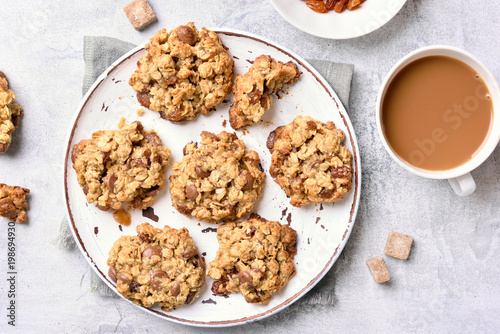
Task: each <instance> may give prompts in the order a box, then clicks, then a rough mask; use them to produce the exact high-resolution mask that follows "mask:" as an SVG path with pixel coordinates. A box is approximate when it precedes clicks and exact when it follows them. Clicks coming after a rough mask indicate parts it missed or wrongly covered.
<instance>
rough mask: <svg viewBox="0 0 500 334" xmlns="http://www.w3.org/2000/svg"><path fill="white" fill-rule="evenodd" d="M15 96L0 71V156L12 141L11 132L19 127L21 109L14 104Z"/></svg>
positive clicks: (21, 115)
mask: <svg viewBox="0 0 500 334" xmlns="http://www.w3.org/2000/svg"><path fill="white" fill-rule="evenodd" d="M15 99H16V94H14V92H13V91H12V90H10V89H9V82H8V81H7V77H6V76H5V74H4V73H3V72H1V71H0V154H1V153H5V152H6V151H7V149H8V148H9V146H10V143H11V140H12V136H11V134H12V132H13V131H14V130H15V129H16V128H17V127H18V126H19V121H20V120H21V117H23V108H22V107H21V106H20V105H18V104H17V103H15V102H14V100H15Z"/></svg>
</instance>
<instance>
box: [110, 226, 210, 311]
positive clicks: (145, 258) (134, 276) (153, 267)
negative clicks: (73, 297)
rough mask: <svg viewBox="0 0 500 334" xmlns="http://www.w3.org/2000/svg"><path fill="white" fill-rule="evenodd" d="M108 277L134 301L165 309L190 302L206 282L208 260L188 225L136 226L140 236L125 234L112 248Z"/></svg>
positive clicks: (122, 292) (120, 291)
mask: <svg viewBox="0 0 500 334" xmlns="http://www.w3.org/2000/svg"><path fill="white" fill-rule="evenodd" d="M107 264H108V266H110V267H109V271H108V276H109V278H110V279H111V280H112V281H114V282H116V290H117V291H118V292H119V293H121V294H122V295H123V297H125V298H127V299H130V300H131V301H132V302H133V303H134V304H137V305H141V306H145V307H151V306H153V304H155V303H157V304H158V306H160V307H161V308H162V310H164V311H171V310H173V309H175V308H176V307H177V306H179V305H182V304H191V303H192V302H193V300H194V299H195V298H196V297H198V295H199V293H200V289H201V287H202V286H203V284H204V283H205V260H204V258H203V257H202V256H201V255H200V254H199V251H198V248H197V247H196V245H195V243H194V241H193V239H192V238H191V237H190V236H189V232H188V230H187V229H186V228H181V229H179V230H177V229H174V228H170V227H169V226H165V227H163V229H158V228H154V227H153V226H151V225H149V224H148V223H145V224H142V225H139V226H137V236H122V237H120V238H119V239H118V240H116V241H115V243H114V244H113V247H112V248H111V250H110V251H109V258H108V261H107Z"/></svg>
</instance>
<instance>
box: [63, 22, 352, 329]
mask: <svg viewBox="0 0 500 334" xmlns="http://www.w3.org/2000/svg"><path fill="white" fill-rule="evenodd" d="M214 30H215V31H216V32H217V33H218V34H219V36H220V37H221V39H222V40H223V42H224V44H225V45H226V46H227V47H228V48H229V52H230V53H231V55H232V56H233V58H234V60H235V71H236V73H244V72H246V71H247V70H248V68H249V66H250V62H251V61H252V60H253V59H255V58H256V57H257V56H259V55H261V54H269V55H271V56H272V57H273V58H275V59H277V60H280V61H283V62H287V61H290V60H291V61H294V62H295V63H297V64H298V66H299V69H300V71H301V72H302V76H301V77H300V80H299V81H298V82H297V83H295V84H294V85H292V86H291V87H290V89H289V90H287V91H285V92H283V93H282V94H281V96H282V98H280V99H276V98H275V99H274V102H273V104H272V107H271V109H270V110H269V111H267V112H266V114H265V115H264V119H263V120H262V121H261V122H259V123H258V124H255V125H253V126H250V127H248V128H247V131H237V135H238V137H239V138H240V139H243V140H244V141H245V143H246V144H247V147H249V148H251V149H253V150H256V151H257V152H258V153H259V155H260V158H261V161H262V166H263V168H264V170H265V172H266V174H267V177H266V185H265V189H264V194H263V197H262V199H261V200H260V201H259V202H258V203H257V204H256V206H255V208H254V212H257V213H259V214H260V215H261V216H262V217H264V218H266V219H268V220H277V221H280V222H281V223H283V224H287V222H288V221H290V224H291V226H292V227H293V228H294V229H295V230H296V231H297V234H298V244H297V255H296V257H295V264H296V269H297V274H296V275H295V276H294V277H293V278H292V280H291V281H290V282H289V283H288V284H287V285H286V286H285V287H284V288H283V289H282V290H281V292H280V293H279V294H276V295H274V297H273V298H272V299H271V301H270V302H269V304H267V305H255V304H247V303H246V302H245V300H244V298H243V297H242V296H241V295H240V294H237V293H234V294H231V295H229V297H227V298H225V297H222V296H214V295H213V294H212V293H211V291H210V287H211V284H212V281H213V280H212V279H211V278H207V283H206V284H205V286H204V287H203V290H202V292H201V294H200V297H199V298H197V299H196V300H195V301H194V302H193V304H191V305H182V306H180V307H179V308H177V309H176V310H174V311H171V312H163V311H162V310H161V309H160V308H158V307H154V308H152V309H148V308H144V307H141V309H142V310H144V311H146V312H149V313H152V314H154V315H157V316H159V317H162V318H164V319H167V320H171V321H174V322H178V323H182V324H187V325H193V326H206V327H217V326H232V325H237V324H243V323H248V322H251V321H255V320H258V319H262V318H264V317H267V316H269V315H271V314H274V313H276V312H278V311H280V310H282V309H283V308H285V307H287V306H289V305H290V304H292V303H293V302H295V301H297V300H298V299H299V298H300V297H302V296H303V295H304V294H305V293H307V291H309V290H310V289H311V288H312V287H313V286H314V285H315V284H316V283H318V281H319V280H320V279H321V278H322V277H323V276H324V275H325V274H326V273H327V272H328V270H329V269H330V268H331V267H332V265H333V263H334V262H335V261H336V260H337V258H338V256H339V255H340V252H341V251H342V249H343V248H344V245H345V243H346V242H347V239H348V238H349V234H350V233H351V230H352V226H353V224H354V220H355V217H356V212H357V209H358V205H359V196H360V189H361V183H360V181H361V174H360V172H361V167H360V159H359V151H358V146H357V143H356V137H355V134H354V130H353V127H352V125H351V122H350V121H349V117H348V116H347V113H346V112H345V109H344V107H343V106H342V104H341V103H340V100H339V98H338V97H337V95H336V94H335V92H334V91H333V90H332V89H331V88H330V87H329V86H328V84H327V83H326V81H325V80H324V79H323V78H322V77H321V76H320V75H319V74H318V72H316V70H314V69H313V68H312V67H311V66H310V65H309V64H308V63H307V62H306V61H304V60H303V59H302V58H300V57H299V56H297V55H295V54H294V53H292V52H290V51H288V50H286V49H284V48H282V47H280V46H277V45H275V44H274V43H273V42H271V41H269V40H265V39H263V38H261V37H257V36H254V35H250V34H247V33H244V32H239V31H234V30H219V29H214ZM143 54H144V47H143V46H140V47H137V48H135V49H133V50H132V51H130V52H129V53H127V54H126V55H124V56H123V57H122V58H120V59H119V60H117V61H116V62H115V63H114V64H113V65H112V66H110V67H109V68H108V69H107V70H106V71H105V72H104V73H103V74H102V75H101V76H100V77H99V78H98V79H97V80H96V82H95V83H94V85H93V86H92V87H91V88H90V89H89V91H88V93H87V94H86V95H85V97H84V98H83V100H82V102H81V104H80V106H79V107H78V111H77V115H76V118H75V121H74V124H73V126H72V128H71V129H70V133H69V137H68V147H67V151H66V157H65V161H64V165H65V169H64V196H65V198H66V204H67V213H68V217H69V220H70V227H71V230H72V232H73V234H74V237H75V240H76V241H77V244H78V246H79V247H80V249H81V251H82V253H83V255H84V256H85V257H86V258H87V260H88V262H89V263H90V265H91V267H92V268H93V269H94V270H95V271H96V273H97V274H98V275H99V276H100V277H101V278H102V279H103V280H104V281H105V282H106V284H108V285H109V286H110V287H111V288H112V289H113V290H115V288H114V284H113V282H112V281H110V280H109V278H108V277H107V272H108V266H107V265H106V260H107V258H108V251H109V250H110V248H111V246H112V244H113V242H114V241H115V240H116V239H118V238H119V237H120V236H122V235H136V232H135V228H136V226H137V225H139V224H141V223H144V222H149V223H150V224H152V225H153V226H156V227H163V225H169V226H171V227H174V228H180V227H183V226H184V227H186V228H188V229H189V231H190V234H191V236H192V237H193V239H194V240H195V242H196V244H197V246H198V247H199V249H200V252H202V254H206V255H205V260H206V262H207V264H208V262H210V261H212V260H213V259H214V257H215V253H216V251H217V249H218V243H217V238H216V233H215V231H216V228H217V225H216V224H209V223H203V222H198V221H197V220H195V219H194V218H193V219H189V218H187V217H185V216H183V215H182V214H180V213H178V212H177V211H176V210H175V209H174V208H173V207H172V203H171V199H170V194H169V191H168V184H167V185H166V186H165V188H164V189H163V190H162V191H161V192H160V193H159V194H158V196H157V198H156V199H155V201H154V204H153V208H154V212H155V214H156V215H157V216H158V217H159V221H158V222H157V223H155V222H153V221H152V220H149V219H147V218H145V217H143V216H142V212H141V211H140V210H136V211H133V212H131V214H132V224H131V225H130V226H121V225H119V224H118V223H116V222H115V221H114V220H113V217H112V212H111V211H112V210H110V211H108V212H103V211H100V210H98V209H97V208H96V207H95V206H94V205H91V204H87V203H86V200H85V196H84V194H83V191H82V189H81V188H80V187H79V185H78V182H77V179H76V174H75V171H74V170H73V168H72V164H71V148H72V147H73V145H75V144H76V143H78V142H79V141H80V140H82V139H86V138H90V137H91V135H92V133H93V132H95V131H98V130H103V129H116V128H117V124H118V122H119V120H120V118H121V117H125V118H126V120H127V122H133V121H136V120H140V121H141V122H142V124H143V125H144V127H145V129H150V128H154V129H155V130H156V131H157V132H158V134H159V136H160V138H161V139H162V141H163V143H164V144H165V145H167V146H168V147H169V148H170V149H171V150H172V157H171V159H172V161H179V160H180V159H182V148H183V147H184V145H185V144H186V143H188V142H190V141H199V140H200V137H199V135H200V133H201V131H203V130H209V131H211V132H214V133H219V132H221V131H223V130H226V131H228V132H233V130H232V129H231V128H230V126H229V121H228V109H229V107H230V101H229V100H228V101H226V102H225V103H223V104H222V105H220V106H219V107H217V110H215V111H213V112H212V113H211V114H209V115H207V116H202V115H199V116H198V117H197V118H196V119H194V120H192V121H189V122H188V123H185V124H174V123H170V122H169V121H166V120H163V119H160V116H159V114H158V113H157V112H154V111H149V110H146V112H145V114H144V116H142V117H138V116H137V115H136V110H137V109H138V108H140V105H139V103H138V102H137V101H136V98H135V95H136V94H135V92H134V91H133V90H132V88H131V87H130V86H129V85H128V80H129V78H130V76H131V75H132V73H133V72H134V71H135V70H136V67H137V65H136V63H137V61H138V60H139V59H140V58H141V57H142V55H143ZM228 99H232V96H229V97H228ZM297 115H311V116H312V117H314V118H316V119H319V120H321V121H323V122H325V121H328V120H332V121H334V122H335V124H336V125H337V127H338V128H340V129H342V130H343V131H344V132H345V133H346V142H345V143H346V145H347V146H348V147H349V149H350V150H351V152H352V153H353V157H354V159H353V160H354V166H353V167H354V176H353V187H352V190H351V191H350V192H349V193H348V194H347V195H346V196H345V197H344V199H342V200H340V201H338V202H336V203H335V204H324V205H322V206H320V205H317V206H315V205H308V206H305V207H302V208H300V209H299V208H295V207H292V206H291V205H290V201H289V199H288V198H287V197H286V196H285V194H284V192H283V191H282V190H281V188H280V187H279V186H278V185H277V184H276V183H275V182H274V181H273V179H272V178H271V177H270V176H269V174H268V168H269V161H270V154H269V151H268V150H267V148H266V139H267V136H268V134H269V132H271V131H272V130H274V129H275V128H276V127H277V126H280V125H283V124H287V123H289V122H291V121H292V120H293V119H294V118H295V117H296V116H297ZM224 125H226V126H224ZM170 173H171V170H170V168H168V171H167V175H168V176H170ZM167 180H168V179H167ZM115 291H116V290H115ZM138 307H139V306H138Z"/></svg>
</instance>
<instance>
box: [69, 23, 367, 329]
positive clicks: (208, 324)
mask: <svg viewBox="0 0 500 334" xmlns="http://www.w3.org/2000/svg"><path fill="white" fill-rule="evenodd" d="M207 29H209V30H212V31H214V32H216V33H217V34H225V35H229V36H235V37H243V38H250V39H252V40H254V41H256V42H260V43H264V44H266V45H267V46H270V47H272V48H274V49H276V50H277V51H279V52H281V53H283V54H285V55H287V56H288V57H290V58H292V59H293V60H294V61H296V62H297V63H299V64H300V65H301V66H302V67H303V68H304V69H306V70H307V71H309V72H310V73H311V74H312V75H313V76H314V78H315V79H316V80H317V81H318V83H319V84H320V85H321V86H322V87H323V89H325V91H326V93H328V94H329V95H330V97H331V98H332V99H333V101H334V102H335V103H336V105H337V107H338V109H339V115H340V117H341V118H342V121H343V122H344V125H345V127H346V128H347V131H348V133H349V139H350V142H351V145H352V149H353V152H352V154H353V161H354V162H355V164H354V166H355V172H354V174H353V175H354V178H355V180H354V181H355V182H354V187H353V189H351V191H353V192H354V195H353V203H352V204H351V210H350V213H349V221H348V223H347V225H348V226H347V228H346V231H345V232H344V235H343V236H342V240H341V241H340V243H339V244H338V245H337V247H336V248H335V251H334V252H333V254H332V255H331V257H330V259H329V260H328V262H327V263H326V264H325V266H324V267H323V268H322V270H321V271H320V272H318V274H317V275H316V276H315V277H314V278H313V279H311V280H310V281H309V283H307V284H306V285H305V286H304V287H303V288H302V289H301V290H300V291H299V292H297V293H295V294H294V295H292V296H291V297H289V298H288V299H287V300H285V301H284V302H282V303H281V304H279V305H276V306H275V307H273V308H271V309H268V310H265V311H263V312H260V313H258V314H255V315H252V316H248V317H243V318H239V319H233V320H222V321H196V320H189V319H181V318H178V317H175V316H172V315H170V314H165V313H162V312H159V311H157V310H155V309H152V308H147V307H144V306H139V305H136V304H134V303H132V301H130V300H128V299H126V298H124V297H123V296H122V295H121V294H119V293H118V292H117V291H116V288H115V286H114V285H113V284H112V283H111V282H110V281H109V280H108V278H107V277H106V275H105V274H104V273H103V272H102V271H101V270H100V269H99V268H98V267H97V265H96V263H95V262H94V260H93V259H92V257H91V256H90V254H89V253H88V252H87V249H86V248H85V245H84V243H83V241H82V239H81V238H80V235H79V233H78V228H77V227H76V225H75V222H74V220H73V214H72V211H71V207H70V203H69V191H68V182H67V181H68V174H69V171H68V169H70V168H69V167H68V166H70V159H71V158H70V156H71V142H72V141H73V138H74V133H75V130H76V128H77V126H78V121H79V119H80V117H81V115H82V112H83V109H84V108H85V106H86V105H87V103H88V101H89V99H90V97H91V96H92V95H93V93H94V91H95V90H96V89H97V88H98V87H99V86H100V85H101V84H102V83H103V82H104V80H105V79H106V78H107V77H108V76H109V75H110V74H111V73H112V72H113V71H114V70H116V68H118V67H119V66H120V64H121V63H123V62H124V61H126V60H127V59H129V58H131V57H133V56H134V55H135V54H136V53H137V52H139V51H142V50H143V49H144V48H145V44H146V43H147V42H146V43H144V44H140V45H138V46H136V47H134V48H133V49H131V50H130V51H128V52H127V53H125V54H124V55H123V56H121V57H120V58H118V59H117V60H116V61H114V62H113V63H112V64H111V65H110V66H109V67H108V68H106V69H105V70H104V71H103V73H101V75H99V77H98V78H97V79H96V80H95V81H94V83H93V84H92V86H91V87H90V88H89V89H88V90H87V92H86V93H85V95H84V96H83V97H82V99H81V100H80V103H79V104H78V107H77V108H76V111H77V112H76V113H75V115H74V116H73V119H72V123H70V124H71V128H70V130H69V131H68V134H67V136H66V153H65V154H64V161H63V163H64V170H63V184H62V186H63V187H62V188H63V189H62V190H63V198H64V202H65V216H66V218H67V219H68V225H69V229H70V230H71V234H72V235H73V238H74V240H75V243H76V244H77V246H78V248H79V250H80V252H81V254H82V255H83V256H84V258H85V260H86V261H87V262H88V264H89V265H90V267H91V268H92V269H93V270H94V272H95V273H96V274H97V275H98V276H99V278H100V279H101V280H103V282H104V283H106V284H107V285H108V286H109V287H110V288H111V289H112V290H113V291H114V292H115V293H116V294H117V295H118V296H120V297H121V298H122V299H124V300H126V301H127V302H129V303H131V304H132V305H134V306H136V307H138V308H141V309H142V310H144V311H145V312H147V313H149V314H152V315H155V316H157V317H159V318H162V319H165V320H169V321H172V322H174V323H178V324H182V325H189V326H194V327H205V328H218V327H231V326H237V325H243V324H248V323H251V322H255V321H258V320H262V319H264V318H267V317H269V316H271V315H274V314H276V313H278V312H279V311H282V310H283V309H285V308H287V307H288V306H290V305H292V304H293V303H295V302H296V301H298V300H299V299H300V298H302V297H303V296H304V295H306V294H307V293H308V292H309V291H310V290H311V289H312V288H313V287H314V286H315V285H316V284H317V283H319V282H320V281H321V279H322V278H323V277H324V276H325V275H326V273H328V272H329V271H330V269H331V268H332V266H333V264H334V263H335V262H336V261H337V259H338V257H339V256H340V254H341V253H342V250H343V249H344V247H345V245H346V243H347V241H348V240H349V237H350V234H351V232H352V229H353V227H354V223H355V221H356V216H357V212H358V208H359V202H360V196H361V157H360V154H359V147H358V143H357V137H356V134H355V133H354V128H353V126H352V123H351V121H350V118H349V115H348V114H347V111H346V109H345V108H344V106H343V105H342V102H341V101H340V99H339V97H338V95H337V93H336V92H335V91H334V90H333V88H332V87H331V86H330V85H329V84H328V82H327V81H326V79H325V78H324V77H323V76H322V75H321V74H320V73H319V72H318V71H317V70H316V69H315V68H314V67H313V66H312V65H311V64H309V63H308V62H307V61H306V60H305V59H303V58H302V57H300V56H299V55H297V54H295V53H294V52H293V51H291V50H289V49H287V48H285V47H283V46H281V45H279V44H278V43H275V42H273V41H271V40H269V39H267V38H265V37H261V36H258V35H255V34H252V33H249V32H246V31H241V30H237V29H231V28H207Z"/></svg>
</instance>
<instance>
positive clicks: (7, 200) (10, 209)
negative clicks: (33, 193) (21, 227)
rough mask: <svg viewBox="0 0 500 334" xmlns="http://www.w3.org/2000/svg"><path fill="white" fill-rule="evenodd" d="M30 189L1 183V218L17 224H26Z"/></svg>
mask: <svg viewBox="0 0 500 334" xmlns="http://www.w3.org/2000/svg"><path fill="white" fill-rule="evenodd" d="M29 193H30V191H29V189H26V188H21V187H17V186H8V185H6V184H3V183H0V216H2V217H5V218H8V219H9V220H10V221H13V222H14V221H15V222H17V223H26V219H27V218H28V216H27V215H26V210H28V201H27V200H26V195H28V194H29Z"/></svg>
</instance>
